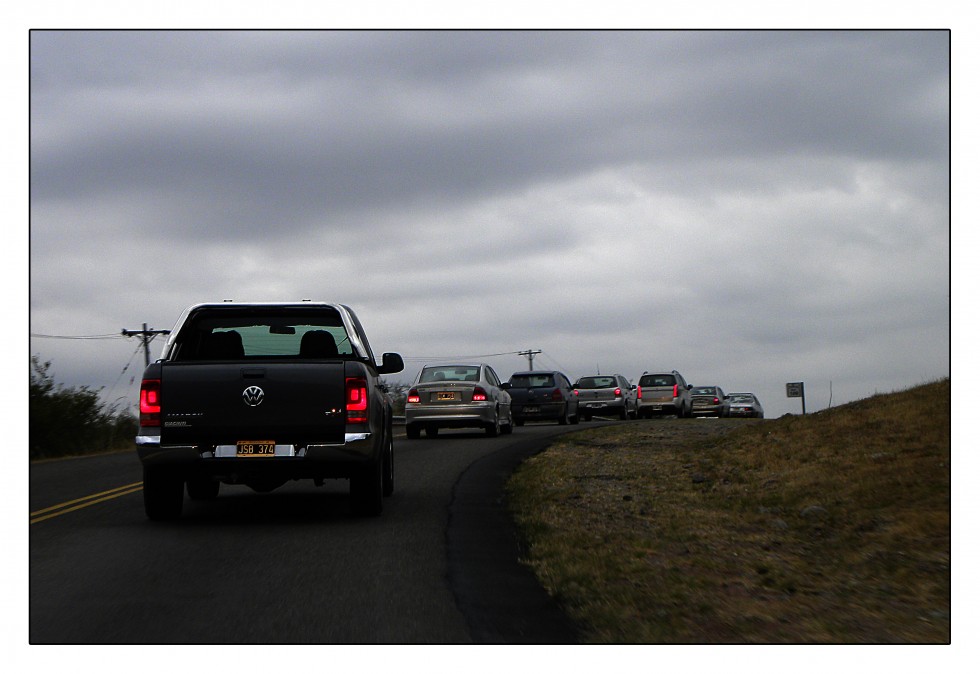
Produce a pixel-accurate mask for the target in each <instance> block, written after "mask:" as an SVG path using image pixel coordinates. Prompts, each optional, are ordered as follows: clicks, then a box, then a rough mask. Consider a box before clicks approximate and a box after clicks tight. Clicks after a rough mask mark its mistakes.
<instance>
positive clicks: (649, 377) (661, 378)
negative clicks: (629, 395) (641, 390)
mask: <svg viewBox="0 0 980 674" xmlns="http://www.w3.org/2000/svg"><path fill="white" fill-rule="evenodd" d="M676 383H677V378H676V377H674V375H672V374H645V375H643V376H642V377H640V386H673V385H674V384H676Z"/></svg>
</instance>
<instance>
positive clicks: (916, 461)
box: [509, 379, 950, 644]
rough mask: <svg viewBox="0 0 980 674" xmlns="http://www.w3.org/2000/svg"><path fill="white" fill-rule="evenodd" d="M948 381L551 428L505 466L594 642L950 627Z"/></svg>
mask: <svg viewBox="0 0 980 674" xmlns="http://www.w3.org/2000/svg"><path fill="white" fill-rule="evenodd" d="M949 403H950V384H949V380H948V379H945V380H942V381H939V382H935V383H930V384H926V385H923V386H919V387H916V388H913V389H910V390H907V391H901V392H897V393H891V394H882V395H876V396H873V397H871V398H868V399H865V400H861V401H858V402H854V403H851V404H848V405H843V406H840V407H836V408H832V409H830V410H826V411H823V412H819V413H816V414H811V415H807V416H805V417H804V416H785V417H782V418H780V419H774V420H735V419H722V420H713V419H708V420H699V419H690V420H687V419H685V420H675V419H664V420H652V421H642V422H631V423H628V424H622V425H617V426H614V427H607V428H595V429H590V430H584V431H582V432H577V433H573V434H571V435H567V436H564V437H563V438H562V440H561V441H560V442H558V443H556V444H555V445H553V446H552V447H551V448H549V449H548V450H547V451H545V452H543V453H542V454H539V455H538V456H536V457H533V458H532V459H530V460H529V461H528V462H526V463H525V464H524V466H522V467H521V469H520V470H519V471H518V472H517V473H516V474H515V475H514V477H513V478H512V480H511V482H510V484H509V499H510V504H511V508H512V510H513V513H514V517H515V521H516V522H517V523H518V526H519V527H520V528H521V530H522V535H523V536H524V537H525V540H526V551H527V559H526V561H527V563H528V564H530V565H531V567H532V568H533V569H534V571H535V573H536V574H537V575H538V578H539V579H540V581H541V583H542V585H543V586H544V587H545V588H546V589H547V590H548V591H549V592H550V593H551V594H552V595H553V596H555V597H556V598H557V600H558V601H559V603H561V604H562V606H563V607H564V608H565V610H566V612H567V613H568V614H569V615H570V616H572V617H573V618H574V619H575V620H576V621H577V622H578V623H579V624H580V625H581V626H582V629H583V635H584V637H583V638H584V640H586V641H589V642H595V643H933V644H935V643H948V642H949V640H950V411H949Z"/></svg>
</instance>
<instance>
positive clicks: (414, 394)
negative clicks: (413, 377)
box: [408, 388, 422, 403]
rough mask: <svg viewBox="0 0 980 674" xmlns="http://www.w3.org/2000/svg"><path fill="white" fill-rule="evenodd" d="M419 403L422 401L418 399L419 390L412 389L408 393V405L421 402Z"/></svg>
mask: <svg viewBox="0 0 980 674" xmlns="http://www.w3.org/2000/svg"><path fill="white" fill-rule="evenodd" d="M421 401H422V399H421V398H420V397H419V390H418V389H415V388H413V389H412V390H411V391H409V392H408V402H410V403H418V402H421Z"/></svg>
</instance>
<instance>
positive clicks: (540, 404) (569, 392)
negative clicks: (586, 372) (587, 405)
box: [503, 370, 579, 426]
mask: <svg viewBox="0 0 980 674" xmlns="http://www.w3.org/2000/svg"><path fill="white" fill-rule="evenodd" d="M503 387H504V388H505V389H506V390H507V392H508V393H510V397H511V410H512V411H513V414H514V423H515V424H516V425H518V426H523V425H524V422H525V421H557V422H558V423H559V424H562V425H565V424H569V423H571V424H577V423H578V414H579V412H578V407H579V400H578V396H576V395H575V391H574V390H573V389H572V384H571V382H570V381H569V380H568V377H566V376H565V375H564V374H562V373H561V372H558V371H554V370H552V371H540V370H539V371H531V372H515V373H514V374H512V375H511V376H510V381H507V382H504V384H503Z"/></svg>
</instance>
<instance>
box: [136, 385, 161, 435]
mask: <svg viewBox="0 0 980 674" xmlns="http://www.w3.org/2000/svg"><path fill="white" fill-rule="evenodd" d="M159 425H160V380H159V379H144V380H143V382H142V383H141V384H140V426H159Z"/></svg>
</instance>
